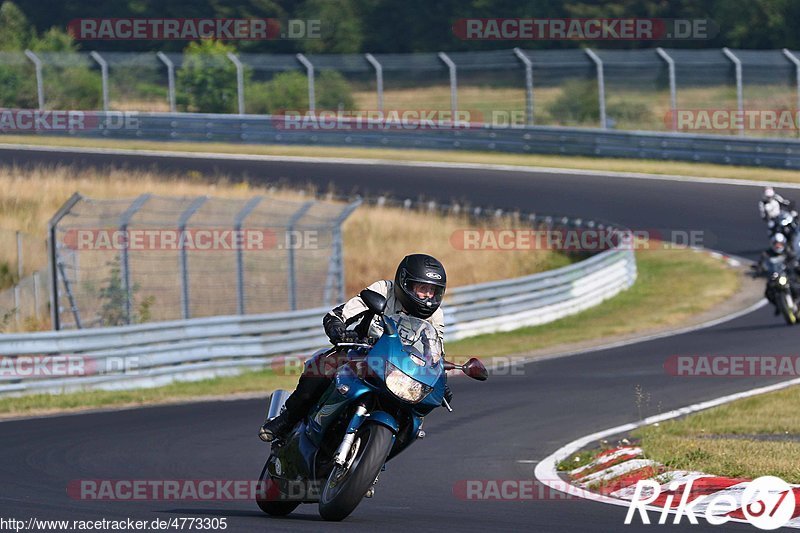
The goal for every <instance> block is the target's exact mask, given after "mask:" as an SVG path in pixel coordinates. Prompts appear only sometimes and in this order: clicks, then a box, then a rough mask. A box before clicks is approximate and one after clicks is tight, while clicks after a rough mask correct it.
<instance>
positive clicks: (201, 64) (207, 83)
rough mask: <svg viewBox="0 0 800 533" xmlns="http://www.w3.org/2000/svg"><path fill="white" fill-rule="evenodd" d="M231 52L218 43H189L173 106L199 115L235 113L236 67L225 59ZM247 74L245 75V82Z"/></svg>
mask: <svg viewBox="0 0 800 533" xmlns="http://www.w3.org/2000/svg"><path fill="white" fill-rule="evenodd" d="M234 51H235V49H234V48H233V47H232V46H229V45H226V44H224V43H221V42H219V41H212V40H203V41H199V42H192V43H189V46H188V47H186V50H184V52H183V66H182V67H181V68H180V69H179V70H178V87H179V92H178V95H177V96H176V100H177V103H179V104H181V106H182V107H183V108H184V109H186V110H188V111H196V112H200V113H235V112H237V111H238V110H237V109H236V107H237V93H236V91H237V85H236V66H235V65H234V64H233V63H232V62H231V60H230V59H228V57H227V54H228V52H234ZM249 74H250V72H249V71H245V80H246V79H247V78H248V77H249Z"/></svg>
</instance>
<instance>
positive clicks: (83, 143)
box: [0, 135, 800, 183]
mask: <svg viewBox="0 0 800 533" xmlns="http://www.w3.org/2000/svg"><path fill="white" fill-rule="evenodd" d="M0 143H6V144H33V145H47V146H61V147H78V148H81V147H83V148H109V149H113V148H117V149H127V150H155V151H163V150H171V151H181V152H202V153H225V154H255V155H278V156H281V155H283V156H306V157H308V156H314V157H331V158H342V157H344V158H359V159H373V158H374V159H385V160H391V161H435V162H452V163H482V164H502V165H515V166H538V167H552V168H568V169H579V170H594V171H598V172H603V171H614V172H641V173H647V174H661V175H683V176H698V177H706V178H728V179H741V180H751V181H753V180H758V181H785V182H793V183H800V173H798V172H797V171H795V170H782V169H768V168H758V167H740V166H729V165H713V164H708V163H691V162H681V161H660V160H649V159H644V160H638V159H614V158H602V157H577V156H555V155H533V154H530V155H519V154H498V153H494V152H492V153H490V152H458V151H448V150H442V151H438V150H392V149H385V148H339V147H325V146H280V145H255V144H252V145H240V144H226V143H211V142H209V143H199V142H198V143H191V142H156V141H118V140H109V139H77V138H69V137H56V136H50V137H48V136H34V135H0Z"/></svg>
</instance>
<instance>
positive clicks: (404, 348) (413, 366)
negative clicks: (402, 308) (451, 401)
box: [386, 314, 444, 391]
mask: <svg viewBox="0 0 800 533" xmlns="http://www.w3.org/2000/svg"><path fill="white" fill-rule="evenodd" d="M388 318H389V319H390V320H392V322H393V323H394V324H393V325H394V329H395V331H397V338H398V340H399V341H400V343H399V344H400V347H399V349H393V350H390V352H389V355H388V357H387V361H388V363H389V364H390V365H392V367H387V373H386V376H387V378H388V377H389V376H396V377H397V378H399V379H400V380H403V379H405V378H404V377H403V376H401V375H399V374H397V373H396V372H397V371H399V372H401V373H402V374H404V375H405V376H408V378H410V379H411V380H414V381H416V382H419V383H421V384H422V385H424V388H425V390H427V391H432V390H433V389H434V388H435V387H436V385H437V383H438V382H439V380H440V378H441V377H442V374H443V372H444V362H443V358H442V355H443V354H442V344H441V341H440V339H439V334H438V332H437V331H436V328H434V327H433V326H432V325H431V323H430V322H427V321H425V320H421V319H419V318H415V317H411V316H408V315H403V314H397V315H391V316H390V317H388ZM396 346H397V345H396ZM442 387H443V385H442ZM390 388H391V387H390Z"/></svg>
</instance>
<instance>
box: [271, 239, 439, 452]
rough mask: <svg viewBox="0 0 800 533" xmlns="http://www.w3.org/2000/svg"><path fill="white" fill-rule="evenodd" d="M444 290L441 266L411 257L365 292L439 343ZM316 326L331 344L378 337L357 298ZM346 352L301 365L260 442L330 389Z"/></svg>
mask: <svg viewBox="0 0 800 533" xmlns="http://www.w3.org/2000/svg"><path fill="white" fill-rule="evenodd" d="M446 287H447V274H446V273H445V271H444V267H443V266H442V264H441V263H440V262H439V261H438V260H437V259H435V258H434V257H431V256H430V255H426V254H414V255H409V256H406V257H405V258H404V259H403V260H402V261H401V262H400V265H398V267H397V272H396V273H395V277H394V281H392V280H380V281H376V282H375V283H373V284H372V285H370V286H369V287H367V288H368V289H369V290H372V291H375V292H377V293H379V294H381V295H383V296H384V297H385V298H386V300H387V302H386V310H385V313H386V314H387V315H391V314H396V313H404V314H407V315H411V316H414V317H417V318H421V319H423V320H427V321H428V322H430V323H431V324H432V325H433V326H434V328H436V331H437V332H438V334H439V342H441V343H442V344H443V343H444V313H443V312H442V309H441V307H440V305H441V303H442V297H443V296H444V292H445V288H446ZM365 318H369V320H364V319H365ZM356 322H359V324H358V325H357V326H356V327H355V329H347V326H349V325H351V324H354V323H356ZM322 325H323V327H324V328H325V333H326V334H327V335H328V338H329V339H330V341H331V343H332V344H334V345H337V344H339V343H346V342H363V339H364V338H367V337H372V338H377V337H380V334H381V333H382V331H381V330H382V326H381V323H380V321H379V320H378V319H377V318H376V317H373V316H371V313H369V310H368V309H367V306H366V304H365V303H364V301H363V300H362V299H361V297H360V296H356V297H354V298H351V299H350V300H348V301H347V302H345V303H343V304H341V305H339V306H338V307H335V308H333V309H332V310H331V311H330V312H329V313H328V314H326V315H325V317H324V318H323V320H322ZM346 353H347V348H346V347H342V349H340V350H335V351H333V352H332V353H329V352H324V353H322V354H321V355H318V356H315V357H312V358H311V359H309V360H308V361H306V364H305V369H304V371H303V374H302V375H301V376H300V380H299V381H298V383H297V388H296V389H295V391H294V392H293V393H292V394H291V396H289V398H287V399H286V404H285V407H286V408H285V410H284V411H283V412H282V413H281V414H280V415H278V416H277V417H276V418H273V419H272V420H270V421H268V422H267V423H266V424H264V425H263V426H262V427H261V430H260V431H259V435H258V436H259V437H260V438H261V440H263V441H265V442H270V441H272V440H274V439H276V438H280V437H282V436H284V435H286V434H287V433H288V432H289V431H291V429H292V428H293V427H294V426H295V424H297V423H298V422H299V421H300V420H302V419H303V417H304V416H305V415H306V414H307V413H308V412H309V410H310V409H311V408H312V407H313V406H314V404H316V402H317V401H319V399H320V398H321V397H322V395H323V393H324V392H325V390H326V389H327V388H328V386H329V385H330V383H331V380H332V379H333V376H334V374H335V372H336V369H337V368H338V366H339V365H340V364H341V361H342V357H344V356H345V355H346ZM326 354H327V355H326ZM445 400H447V401H448V402H450V401H451V400H452V393H451V392H450V389H449V387H446V389H445Z"/></svg>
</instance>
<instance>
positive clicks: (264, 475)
mask: <svg viewBox="0 0 800 533" xmlns="http://www.w3.org/2000/svg"><path fill="white" fill-rule="evenodd" d="M268 464H269V459H268V460H267V464H265V465H264V469H263V470H262V471H261V476H259V478H258V481H259V491H258V493H257V494H256V504H257V505H258V508H259V509H261V510H262V511H264V512H265V513H267V514H268V515H270V516H286V515H287V514H289V513H291V512H292V511H294V510H295V509H296V508H297V506H298V505H300V502H293V501H284V500H281V491H280V488H279V487H278V484H277V483H275V481H273V480H272V478H271V477H269V472H267V465H268Z"/></svg>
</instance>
